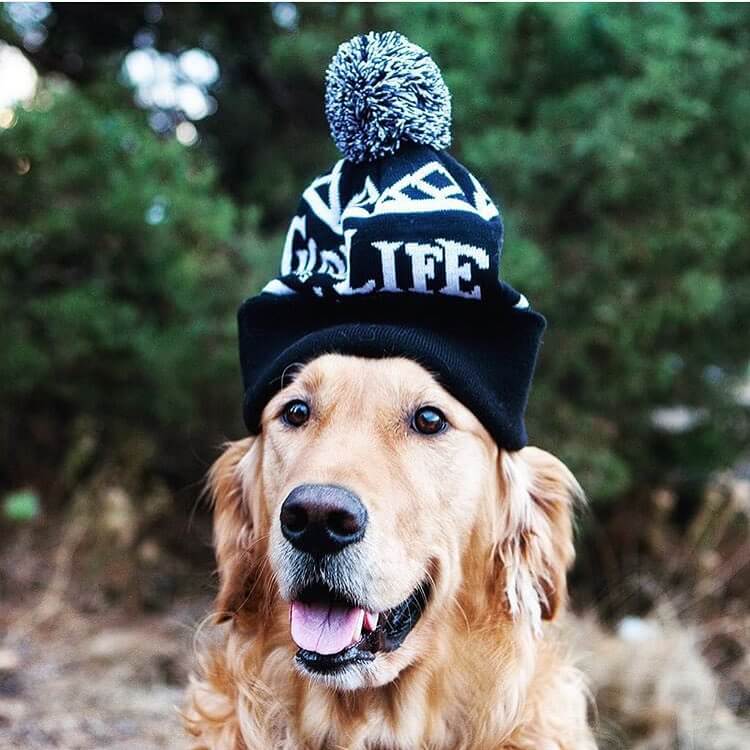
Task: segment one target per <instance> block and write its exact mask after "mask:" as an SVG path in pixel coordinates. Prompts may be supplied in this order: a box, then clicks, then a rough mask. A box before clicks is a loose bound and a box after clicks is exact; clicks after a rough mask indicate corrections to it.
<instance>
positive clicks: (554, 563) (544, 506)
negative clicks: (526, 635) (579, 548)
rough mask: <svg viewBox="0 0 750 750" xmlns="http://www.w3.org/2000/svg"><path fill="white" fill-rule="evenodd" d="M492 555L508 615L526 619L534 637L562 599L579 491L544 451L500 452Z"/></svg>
mask: <svg viewBox="0 0 750 750" xmlns="http://www.w3.org/2000/svg"><path fill="white" fill-rule="evenodd" d="M499 464H500V471H499V474H500V484H501V496H500V513H501V519H500V524H499V526H498V532H499V534H500V538H498V540H497V554H498V557H499V559H500V562H501V565H502V567H503V570H504V573H505V594H506V597H507V602H508V607H509V609H510V612H511V614H512V615H513V616H516V615H521V616H525V617H528V618H529V619H530V621H531V623H532V625H533V627H534V629H535V631H536V632H537V633H540V632H541V621H542V620H543V619H544V620H552V619H553V618H554V617H555V615H556V614H557V612H558V611H559V610H560V609H561V608H562V607H563V606H564V604H565V600H566V598H567V583H566V574H567V570H568V568H569V567H570V565H571V564H572V562H573V559H574V557H575V550H574V548H573V528H572V515H573V506H574V504H575V503H576V502H577V501H580V502H582V501H583V491H582V490H581V487H580V485H579V484H578V482H577V481H576V479H575V477H574V476H573V475H572V474H571V473H570V471H569V470H568V468H567V467H566V466H565V465H564V464H563V463H562V461H559V460H558V459H557V458H555V457H554V456H552V455H551V454H549V453H546V452H545V451H542V450H539V449H538V448H524V449H523V450H520V451H518V452H515V453H506V452H504V451H502V452H501V453H500V458H499Z"/></svg>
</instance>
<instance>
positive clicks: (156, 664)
mask: <svg viewBox="0 0 750 750" xmlns="http://www.w3.org/2000/svg"><path fill="white" fill-rule="evenodd" d="M208 606H209V601H208V600H207V599H206V600H202V599H198V600H191V601H182V602H179V603H177V604H176V605H175V606H174V607H173V608H172V609H171V610H170V611H169V612H168V613H162V614H159V615H136V616H132V615H130V616H128V615H126V614H125V613H124V612H123V611H119V612H113V613H112V614H106V613H104V614H102V613H97V615H96V616H95V617H91V616H86V615H85V614H82V613H80V612H75V611H73V610H70V609H67V608H65V609H63V610H61V611H59V612H58V613H57V614H56V615H55V616H54V617H53V618H52V619H51V620H50V621H48V622H46V623H45V624H44V625H43V626H41V627H39V628H35V629H34V630H32V631H26V632H24V631H23V630H19V628H18V625H19V623H20V624H21V628H23V627H24V626H23V623H24V620H25V619H27V618H26V617H25V615H26V613H25V612H20V611H19V612H16V613H14V614H13V615H11V613H10V612H9V611H8V610H6V611H5V612H4V613H3V617H2V620H3V621H4V622H5V624H6V625H9V626H10V635H9V637H6V639H5V642H4V645H3V646H1V647H0V748H2V749H3V750H6V749H8V750H9V749H10V748H14V749H15V748H18V749H19V750H50V749H51V748H63V749H64V750H100V749H101V748H107V750H125V749H126V748H128V750H156V749H157V748H160V749H161V750H171V749H172V748H175V749H176V748H184V747H185V745H186V743H185V738H184V736H183V734H182V730H181V727H180V721H179V716H178V713H177V706H179V705H180V703H181V700H182V694H183V690H184V685H185V681H186V678H187V671H188V668H189V663H190V660H191V655H192V638H193V634H194V632H195V629H196V626H197V623H198V622H199V621H200V620H201V618H202V617H203V615H204V614H205V613H206V611H207V609H208Z"/></svg>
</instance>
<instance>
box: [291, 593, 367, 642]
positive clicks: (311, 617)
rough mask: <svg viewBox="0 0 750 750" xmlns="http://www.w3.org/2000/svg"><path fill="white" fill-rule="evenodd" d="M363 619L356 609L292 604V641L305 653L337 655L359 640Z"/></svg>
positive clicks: (362, 614)
mask: <svg viewBox="0 0 750 750" xmlns="http://www.w3.org/2000/svg"><path fill="white" fill-rule="evenodd" d="M364 619H365V611H364V610H363V609H360V608H359V607H336V606H330V605H328V604H303V603H302V602H292V609H291V616H290V620H291V625H292V638H293V639H294V642H295V643H296V644H297V645H298V646H299V647H300V648H304V649H305V650H307V651H315V652H316V653H318V654H337V653H338V652H339V651H343V650H344V649H345V648H347V647H348V646H350V645H351V644H352V643H355V642H356V641H358V640H359V639H360V637H361V636H362V623H363V621H364Z"/></svg>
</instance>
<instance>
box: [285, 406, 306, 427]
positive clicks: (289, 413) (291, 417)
mask: <svg viewBox="0 0 750 750" xmlns="http://www.w3.org/2000/svg"><path fill="white" fill-rule="evenodd" d="M281 418H282V419H283V420H284V421H285V422H286V423H287V424H288V425H290V426H291V427H302V425H303V424H305V422H307V420H308V419H310V405H309V404H308V403H306V402H305V401H302V400H301V399H295V400H294V401H290V402H289V403H288V404H287V405H286V406H285V407H284V411H283V412H282V413H281Z"/></svg>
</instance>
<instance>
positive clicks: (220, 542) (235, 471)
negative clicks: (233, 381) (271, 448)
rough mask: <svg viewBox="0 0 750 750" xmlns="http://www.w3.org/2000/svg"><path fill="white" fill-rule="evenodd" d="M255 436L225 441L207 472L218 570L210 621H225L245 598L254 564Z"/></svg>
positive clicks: (255, 567) (257, 474) (255, 566)
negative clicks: (225, 444)
mask: <svg viewBox="0 0 750 750" xmlns="http://www.w3.org/2000/svg"><path fill="white" fill-rule="evenodd" d="M259 452H260V445H259V439H258V438H245V439H244V440H238V441H237V442H235V443H230V444H229V445H228V446H227V448H226V449H225V451H224V453H222V455H221V456H220V457H219V458H218V459H217V460H216V462H215V463H214V465H213V466H212V467H211V471H210V472H209V475H208V487H209V491H210V494H211V499H212V502H213V507H214V549H215V552H216V562H217V564H218V570H219V593H218V595H217V597H216V603H215V609H214V612H215V614H214V621H215V622H217V623H219V622H224V621H226V620H228V619H230V618H231V617H233V616H234V615H235V613H236V612H237V611H238V610H239V609H240V608H241V607H242V605H243V604H244V602H245V601H246V599H247V597H248V594H249V588H250V586H251V585H252V581H253V578H254V571H255V570H256V569H257V558H258V555H257V551H256V550H255V549H254V547H255V545H256V538H255V537H256V526H255V524H256V523H257V521H258V519H257V518H256V519H254V518H253V507H252V506H253V504H254V501H256V500H257V498H256V497H255V496H256V494H257V492H258V491H259V484H260V480H259V474H260V461H259V460H258V455H259Z"/></svg>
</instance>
